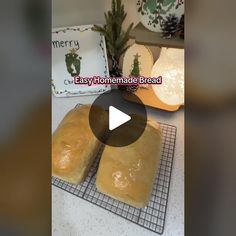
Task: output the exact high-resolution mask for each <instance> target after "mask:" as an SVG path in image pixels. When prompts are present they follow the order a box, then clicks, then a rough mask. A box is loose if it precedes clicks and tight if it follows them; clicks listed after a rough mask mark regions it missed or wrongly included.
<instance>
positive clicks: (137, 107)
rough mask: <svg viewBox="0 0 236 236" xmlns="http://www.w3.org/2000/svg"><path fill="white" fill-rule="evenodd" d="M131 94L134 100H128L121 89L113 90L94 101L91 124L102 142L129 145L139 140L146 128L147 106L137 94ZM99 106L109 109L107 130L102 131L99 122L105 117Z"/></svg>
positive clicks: (112, 144) (111, 144)
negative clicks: (100, 114) (101, 113)
mask: <svg viewBox="0 0 236 236" xmlns="http://www.w3.org/2000/svg"><path fill="white" fill-rule="evenodd" d="M130 96H132V101H134V102H129V101H126V100H125V99H124V98H123V92H121V91H120V90H112V91H111V92H109V93H103V94H101V95H99V96H98V97H97V98H96V99H95V101H94V102H93V104H92V106H91V109H90V112H89V124H90V128H91V130H92V131H93V133H94V135H95V136H96V137H97V139H99V140H100V141H101V142H102V143H104V144H106V145H109V146H113V147H123V146H127V145H130V144H132V143H133V142H135V141H136V140H138V138H139V137H140V136H141V135H142V133H143V131H144V130H145V127H146V121H147V113H146V108H145V106H144V105H143V104H142V101H141V100H140V99H139V98H138V97H137V96H136V95H134V94H131V95H130ZM98 106H99V107H102V108H103V109H104V110H106V111H107V119H106V120H105V123H106V125H105V126H106V127H105V132H102V133H101V127H99V126H98V125H97V124H98V123H100V122H98V120H99V119H104V117H101V116H99V114H98V112H97V111H98V109H97V107H98Z"/></svg>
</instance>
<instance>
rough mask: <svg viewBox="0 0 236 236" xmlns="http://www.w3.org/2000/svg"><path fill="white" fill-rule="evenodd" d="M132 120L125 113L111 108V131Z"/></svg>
mask: <svg viewBox="0 0 236 236" xmlns="http://www.w3.org/2000/svg"><path fill="white" fill-rule="evenodd" d="M129 120H131V117H130V116H129V115H127V114H125V113H124V112H122V111H120V110H118V109H116V108H115V107H113V106H109V130H110V131H111V130H113V129H115V128H117V127H119V126H121V125H123V124H124V123H126V122H128V121H129Z"/></svg>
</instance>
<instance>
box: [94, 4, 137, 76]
mask: <svg viewBox="0 0 236 236" xmlns="http://www.w3.org/2000/svg"><path fill="white" fill-rule="evenodd" d="M104 15H105V20H106V23H105V24H104V25H103V26H99V25H94V27H93V30H94V31H97V32H99V33H101V34H102V35H104V36H105V39H106V45H107V51H108V56H109V58H110V59H111V60H112V70H111V72H110V74H111V76H121V70H120V69H119V60H120V57H121V55H122V54H123V53H125V51H126V50H127V49H128V48H129V46H127V45H126V44H127V42H128V40H129V34H130V31H131V30H132V28H133V23H132V24H130V25H129V27H128V29H127V30H126V31H124V30H122V24H123V22H124V20H125V18H126V15H127V13H125V10H124V4H122V2H121V0H112V4H111V10H110V11H108V12H107V13H104Z"/></svg>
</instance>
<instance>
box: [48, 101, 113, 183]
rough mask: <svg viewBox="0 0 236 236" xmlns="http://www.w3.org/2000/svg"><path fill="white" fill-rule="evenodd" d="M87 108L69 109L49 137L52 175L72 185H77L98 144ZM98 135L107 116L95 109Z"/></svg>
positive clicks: (87, 106) (103, 111) (99, 145)
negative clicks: (50, 137) (50, 139)
mask: <svg viewBox="0 0 236 236" xmlns="http://www.w3.org/2000/svg"><path fill="white" fill-rule="evenodd" d="M90 108H91V106H90V105H81V106H79V107H76V108H74V109H72V110H71V111H70V112H69V113H68V114H67V115H66V116H65V117H64V119H63V120H62V122H61V123H60V125H59V126H58V128H57V129H56V131H55V132H54V134H53V136H52V174H53V176H56V177H59V178H60V179H62V180H65V181H67V182H70V183H73V184H80V183H81V182H82V181H83V180H84V179H85V177H86V174H87V172H88V170H89V168H90V166H91V165H92V163H93V162H94V158H95V157H96V155H97V153H98V151H99V149H100V147H101V142H100V141H99V140H98V139H97V138H96V137H95V136H94V134H93V132H92V130H91V128H90V125H89V110H90ZM94 112H96V113H97V116H96V122H97V125H98V130H99V132H101V134H102V133H103V132H104V130H105V126H106V125H107V122H108V114H107V112H106V111H105V110H103V109H102V108H100V107H96V108H94Z"/></svg>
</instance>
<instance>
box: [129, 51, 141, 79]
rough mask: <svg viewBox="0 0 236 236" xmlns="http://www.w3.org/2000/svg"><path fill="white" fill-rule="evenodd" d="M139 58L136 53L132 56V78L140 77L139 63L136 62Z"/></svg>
mask: <svg viewBox="0 0 236 236" xmlns="http://www.w3.org/2000/svg"><path fill="white" fill-rule="evenodd" d="M139 57H140V56H139V55H138V53H137V54H136V55H134V62H133V69H132V71H131V74H130V75H131V76H134V77H139V75H140V69H139V64H140V63H139V61H138V58H139Z"/></svg>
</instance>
